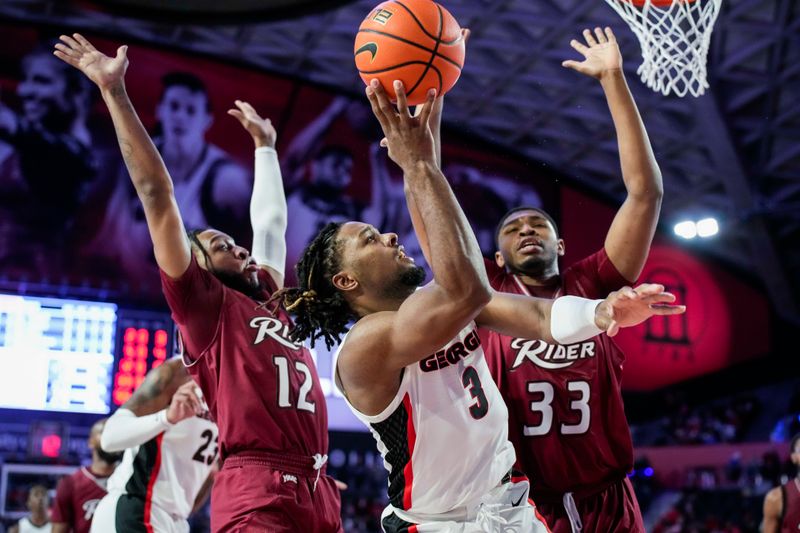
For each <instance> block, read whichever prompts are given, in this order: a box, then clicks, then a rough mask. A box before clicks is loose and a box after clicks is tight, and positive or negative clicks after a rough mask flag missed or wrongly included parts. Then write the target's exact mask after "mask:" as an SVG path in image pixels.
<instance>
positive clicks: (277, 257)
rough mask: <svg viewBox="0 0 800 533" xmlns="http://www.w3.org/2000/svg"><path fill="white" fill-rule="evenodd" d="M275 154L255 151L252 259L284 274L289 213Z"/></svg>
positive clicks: (264, 147) (270, 149) (276, 153)
mask: <svg viewBox="0 0 800 533" xmlns="http://www.w3.org/2000/svg"><path fill="white" fill-rule="evenodd" d="M287 211H288V210H287V208H286V195H285V194H284V191H283V178H281V167H280V164H279V163H278V152H276V151H275V149H274V148H270V147H267V146H262V147H261V148H257V149H256V175H255V180H254V183H253V196H252V197H251V198H250V222H251V223H252V225H253V258H254V259H255V260H256V263H258V264H259V265H266V266H268V267H270V268H272V269H274V270H277V271H278V272H280V274H281V275H283V274H284V269H285V265H286V224H287V222H288V213H287Z"/></svg>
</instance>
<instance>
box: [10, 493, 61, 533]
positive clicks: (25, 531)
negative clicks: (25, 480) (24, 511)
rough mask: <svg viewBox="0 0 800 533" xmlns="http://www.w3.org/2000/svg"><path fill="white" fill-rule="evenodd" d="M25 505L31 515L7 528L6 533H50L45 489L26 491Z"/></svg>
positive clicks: (47, 497) (48, 501) (47, 500)
mask: <svg viewBox="0 0 800 533" xmlns="http://www.w3.org/2000/svg"><path fill="white" fill-rule="evenodd" d="M27 505H28V510H29V511H30V512H31V514H30V515H29V516H26V517H25V518H20V520H19V522H17V523H16V524H14V525H13V526H11V527H10V528H8V533H50V532H51V531H52V524H51V523H50V518H49V517H48V516H47V508H48V507H50V497H49V496H48V495H47V487H45V486H43V485H34V486H33V487H31V490H29V491H28V502H27Z"/></svg>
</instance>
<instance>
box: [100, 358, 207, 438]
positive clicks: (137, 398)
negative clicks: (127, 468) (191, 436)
mask: <svg viewBox="0 0 800 533" xmlns="http://www.w3.org/2000/svg"><path fill="white" fill-rule="evenodd" d="M196 388H197V385H195V383H194V382H193V381H191V379H189V374H188V373H187V372H186V369H185V368H184V366H183V363H182V362H181V361H180V360H179V359H173V360H171V361H168V362H166V363H164V364H163V365H161V366H159V367H158V368H155V369H153V370H151V371H150V372H149V373H148V374H147V377H145V380H144V381H143V382H142V384H141V385H140V386H139V387H138V388H137V389H136V390H135V391H134V393H133V395H132V396H131V397H130V399H128V401H127V402H125V403H124V404H123V405H122V406H121V407H120V408H119V409H117V410H116V412H115V413H114V414H113V415H111V417H110V418H109V419H108V420H107V421H106V425H105V427H104V428H103V434H102V435H101V436H100V446H102V448H103V449H104V450H106V451H108V452H117V451H122V450H125V449H127V448H130V447H132V446H138V445H140V444H142V443H144V442H147V441H148V440H150V439H152V438H153V437H155V436H156V435H158V434H159V433H161V432H163V431H166V430H167V429H169V428H170V427H171V426H172V425H173V424H177V423H178V422H180V421H181V420H184V419H186V418H189V417H190V416H194V415H195V414H199V413H200V412H201V407H200V400H199V398H198V397H197V395H196V393H195V389H196Z"/></svg>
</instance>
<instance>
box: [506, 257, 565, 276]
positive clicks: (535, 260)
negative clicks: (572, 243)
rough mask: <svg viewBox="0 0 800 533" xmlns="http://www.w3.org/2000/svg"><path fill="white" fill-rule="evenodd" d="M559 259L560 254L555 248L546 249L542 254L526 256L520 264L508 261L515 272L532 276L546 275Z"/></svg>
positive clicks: (510, 268)
mask: <svg viewBox="0 0 800 533" xmlns="http://www.w3.org/2000/svg"><path fill="white" fill-rule="evenodd" d="M557 261H558V254H556V252H555V251H553V250H545V251H543V252H542V253H541V254H539V255H536V256H532V257H526V258H525V259H523V260H522V261H520V262H519V264H516V265H514V264H511V263H508V266H509V270H511V272H512V273H513V274H521V275H525V276H528V277H531V278H534V279H536V278H541V277H544V276H545V275H546V274H547V273H548V272H550V271H551V270H553V265H554V264H556V262H557Z"/></svg>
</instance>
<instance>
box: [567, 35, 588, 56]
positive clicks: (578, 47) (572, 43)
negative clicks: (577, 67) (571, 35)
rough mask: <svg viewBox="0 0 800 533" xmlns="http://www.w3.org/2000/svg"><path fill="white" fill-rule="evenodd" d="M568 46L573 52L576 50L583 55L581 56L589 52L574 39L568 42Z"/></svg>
mask: <svg viewBox="0 0 800 533" xmlns="http://www.w3.org/2000/svg"><path fill="white" fill-rule="evenodd" d="M569 45H570V46H571V47H572V48H574V49H575V50H577V51H578V52H580V53H581V54H583V55H586V53H587V52H588V51H589V49H588V48H587V47H586V45H584V44H583V43H581V42H580V41H578V40H576V39H572V40H571V41H570V42H569Z"/></svg>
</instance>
